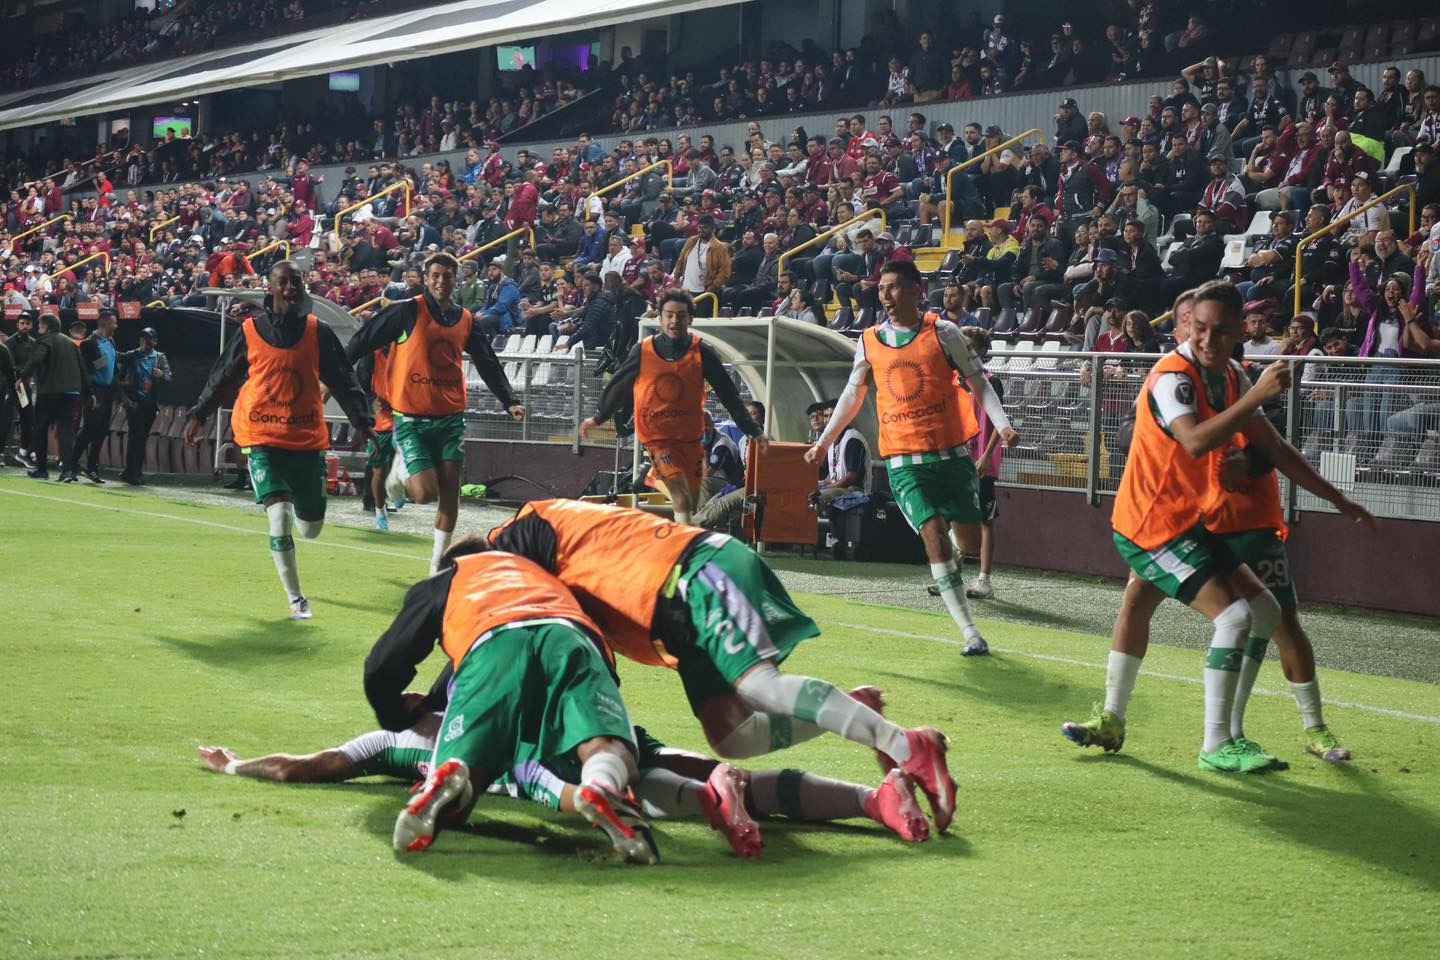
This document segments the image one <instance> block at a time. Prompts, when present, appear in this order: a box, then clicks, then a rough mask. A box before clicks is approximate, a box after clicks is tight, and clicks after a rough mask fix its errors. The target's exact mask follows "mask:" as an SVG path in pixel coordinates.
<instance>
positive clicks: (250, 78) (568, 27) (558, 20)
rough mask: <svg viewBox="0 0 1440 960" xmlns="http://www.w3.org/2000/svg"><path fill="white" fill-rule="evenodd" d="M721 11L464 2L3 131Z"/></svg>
mask: <svg viewBox="0 0 1440 960" xmlns="http://www.w3.org/2000/svg"><path fill="white" fill-rule="evenodd" d="M732 2H733V0H732ZM718 5H725V4H716V3H715V2H714V0H709V2H707V0H461V2H459V3H447V4H444V5H441V6H437V7H432V8H426V9H422V10H411V11H407V12H405V13H397V14H392V15H389V16H381V17H376V18H374V19H366V20H361V21H357V22H355V23H344V24H340V25H338V26H332V27H327V28H325V29H324V30H312V31H309V32H305V33H297V34H293V35H290V36H285V37H279V38H276V39H272V40H267V41H265V42H263V43H255V44H250V45H248V46H238V47H227V48H225V49H222V50H212V51H208V52H205V53H197V54H192V55H190V56H183V57H178V58H175V59H170V60H165V61H162V62H160V63H152V64H147V65H145V66H137V67H129V68H126V69H123V70H118V71H114V72H111V73H108V74H103V75H98V76H94V77H87V78H85V79H84V80H79V81H69V82H65V83H57V84H51V85H50V86H47V87H43V88H40V89H36V90H25V91H20V92H17V93H14V94H11V95H9V96H6V97H0V130H6V129H11V128H13V127H21V126H31V125H34V124H40V123H50V122H54V121H57V120H65V119H69V118H71V117H81V116H92V115H96V114H104V113H110V112H112V111H117V110H126V109H129V108H131V107H139V106H145V105H146V104H154V103H163V102H165V101H168V100H176V99H180V98H182V97H191V96H196V95H200V94H206V93H217V92H219V91H223V90H233V89H236V88H239V87H246V86H255V85H257V84H266V83H278V82H280V81H282V80H292V79H296V78H299V77H309V76H315V75H317V74H322V73H330V72H332V71H335V70H346V69H355V68H358V67H370V66H376V65H378V64H385V63H394V62H396V61H406V60H413V59H417V58H421V57H432V56H435V55H437V54H442V53H455V52H457V51H461V50H473V49H475V48H477V47H484V46H489V45H491V44H497V43H512V42H514V41H516V40H524V39H527V38H530V37H538V36H544V35H547V34H553V33H563V32H567V31H572V30H586V29H599V28H601V27H608V26H613V25H615V24H617V23H628V22H631V21H634V20H642V19H647V18H650V17H658V16H665V15H669V14H677V13H684V12H685V11H687V10H695V9H699V8H702V7H714V6H718Z"/></svg>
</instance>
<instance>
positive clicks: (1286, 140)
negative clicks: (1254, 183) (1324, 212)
mask: <svg viewBox="0 0 1440 960" xmlns="http://www.w3.org/2000/svg"><path fill="white" fill-rule="evenodd" d="M1277 145H1278V146H1279V148H1280V149H1281V150H1282V151H1288V152H1289V153H1290V162H1289V163H1288V164H1287V165H1286V167H1285V171H1284V172H1283V173H1281V174H1280V179H1279V182H1277V183H1276V184H1275V186H1273V187H1270V188H1268V189H1266V190H1261V191H1260V192H1259V193H1258V194H1257V195H1256V196H1255V206H1256V208H1257V209H1260V210H1292V209H1298V208H1300V207H1304V206H1307V205H1308V203H1309V199H1310V191H1311V190H1313V189H1314V188H1315V187H1316V186H1318V185H1319V182H1320V176H1321V174H1322V173H1323V172H1324V167H1323V166H1322V165H1321V162H1320V160H1321V157H1322V156H1323V155H1324V153H1325V149H1324V148H1323V147H1321V146H1320V142H1319V141H1318V140H1317V139H1316V138H1315V128H1314V127H1312V126H1311V125H1310V124H1309V123H1308V122H1306V121H1303V120H1302V121H1301V122H1300V123H1293V124H1291V125H1290V126H1288V127H1286V128H1285V132H1284V133H1283V134H1281V135H1280V138H1279V140H1278V141H1277Z"/></svg>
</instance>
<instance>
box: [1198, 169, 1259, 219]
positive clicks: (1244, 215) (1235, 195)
mask: <svg viewBox="0 0 1440 960" xmlns="http://www.w3.org/2000/svg"><path fill="white" fill-rule="evenodd" d="M1210 177H1211V180H1210V183H1209V184H1208V185H1206V187H1205V192H1204V193H1203V194H1202V195H1201V197H1200V202H1199V206H1201V207H1203V208H1204V209H1206V210H1208V211H1210V213H1211V214H1212V215H1213V216H1214V217H1215V218H1216V219H1217V220H1219V221H1220V223H1221V224H1223V226H1224V229H1225V232H1226V233H1240V232H1242V231H1244V230H1245V228H1246V227H1247V226H1249V223H1250V210H1249V204H1247V203H1246V201H1245V187H1244V185H1243V184H1242V183H1241V182H1240V178H1239V177H1237V176H1235V174H1233V173H1231V172H1230V160H1229V158H1228V157H1211V158H1210Z"/></svg>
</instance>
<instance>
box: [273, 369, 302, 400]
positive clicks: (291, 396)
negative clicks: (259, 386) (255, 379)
mask: <svg viewBox="0 0 1440 960" xmlns="http://www.w3.org/2000/svg"><path fill="white" fill-rule="evenodd" d="M303 389H304V388H303V386H302V385H301V382H300V371H298V370H294V369H291V368H289V367H276V368H274V369H273V370H271V371H270V376H268V377H266V378H265V390H266V392H267V393H269V394H270V397H271V399H273V400H274V401H275V402H276V403H278V404H282V405H284V404H291V403H294V402H295V401H296V400H299V399H300V392H301V390H303Z"/></svg>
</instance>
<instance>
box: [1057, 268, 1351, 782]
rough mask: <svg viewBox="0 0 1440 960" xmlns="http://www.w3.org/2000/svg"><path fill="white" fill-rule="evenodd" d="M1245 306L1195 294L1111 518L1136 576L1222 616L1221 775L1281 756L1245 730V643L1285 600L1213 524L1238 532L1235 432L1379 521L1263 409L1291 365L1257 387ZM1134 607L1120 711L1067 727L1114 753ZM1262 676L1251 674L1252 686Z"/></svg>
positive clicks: (1147, 388)
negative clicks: (1246, 347)
mask: <svg viewBox="0 0 1440 960" xmlns="http://www.w3.org/2000/svg"><path fill="white" fill-rule="evenodd" d="M1241 307H1242V303H1241V299H1240V296H1239V294H1238V293H1236V292H1235V289H1234V287H1233V286H1232V285H1231V284H1229V283H1227V282H1223V281H1215V282H1212V283H1207V284H1205V285H1204V286H1202V287H1201V288H1200V289H1199V290H1197V291H1196V292H1195V294H1194V297H1193V304H1192V305H1191V308H1190V317H1191V320H1190V322H1191V328H1192V332H1191V335H1190V337H1189V339H1188V341H1187V342H1185V343H1182V344H1181V345H1180V347H1179V348H1178V349H1177V350H1176V351H1175V352H1174V353H1172V354H1169V355H1168V356H1166V357H1165V358H1164V359H1162V360H1161V361H1160V362H1158V363H1157V364H1156V365H1155V367H1154V368H1153V369H1152V370H1151V371H1150V373H1149V375H1148V376H1147V378H1146V380H1145V383H1144V385H1143V386H1142V387H1141V391H1140V396H1139V398H1138V399H1137V401H1136V411H1137V416H1136V422H1135V434H1134V439H1133V440H1132V443H1131V448H1130V455H1129V459H1128V460H1127V462H1126V465H1125V474H1124V476H1123V478H1122V479H1121V487H1120V492H1119V495H1118V496H1117V498H1116V502H1115V511H1114V517H1113V518H1112V524H1113V526H1114V528H1115V543H1116V547H1117V548H1118V549H1119V551H1120V554H1121V556H1122V557H1124V558H1125V560H1126V561H1127V563H1129V564H1130V567H1131V569H1132V570H1133V571H1134V573H1135V575H1136V578H1137V579H1138V580H1141V581H1145V582H1148V583H1149V584H1151V585H1152V586H1153V587H1155V588H1156V589H1157V590H1159V591H1161V592H1163V593H1164V594H1165V595H1167V596H1171V597H1175V598H1176V599H1179V600H1181V601H1183V602H1184V603H1186V604H1187V605H1189V606H1191V607H1193V608H1194V609H1196V610H1198V611H1199V612H1201V613H1203V614H1205V615H1206V616H1207V617H1208V618H1209V619H1211V620H1212V621H1213V623H1214V625H1215V634H1214V637H1213V639H1212V642H1211V647H1210V652H1209V655H1208V657H1207V659H1206V666H1205V672H1204V683H1205V735H1204V744H1203V746H1202V749H1201V753H1200V757H1199V765H1200V767H1201V768H1202V769H1209V770H1217V771H1222V772H1253V771H1259V770H1265V769H1269V768H1273V767H1275V766H1277V764H1278V761H1277V760H1276V759H1275V758H1274V757H1273V756H1271V755H1270V754H1268V753H1266V752H1265V751H1264V750H1263V749H1262V748H1261V747H1260V745H1259V744H1257V743H1256V742H1255V741H1253V740H1250V739H1248V738H1246V737H1244V735H1243V723H1242V721H1243V714H1244V698H1243V697H1242V696H1241V695H1240V694H1239V688H1240V683H1241V677H1242V674H1241V669H1242V666H1243V660H1244V656H1243V653H1242V648H1248V649H1251V650H1258V651H1259V652H1260V654H1261V655H1263V650H1264V645H1265V644H1266V643H1267V642H1268V641H1269V639H1270V637H1271V636H1272V635H1274V633H1275V631H1276V629H1277V627H1278V626H1279V624H1280V622H1281V618H1282V613H1281V609H1280V605H1279V604H1278V603H1277V602H1276V600H1275V597H1274V596H1273V595H1272V594H1271V593H1270V591H1269V590H1268V589H1267V588H1266V587H1265V585H1264V583H1262V582H1261V581H1260V580H1259V579H1257V577H1256V576H1255V573H1254V572H1253V571H1252V570H1251V569H1250V568H1249V567H1247V566H1246V565H1245V564H1244V563H1242V562H1241V561H1240V560H1239V559H1237V558H1236V557H1235V555H1234V553H1233V552H1232V551H1231V549H1230V547H1228V546H1227V545H1226V543H1225V541H1224V540H1222V539H1221V538H1220V537H1219V536H1218V535H1217V534H1216V533H1215V532H1213V531H1212V530H1211V529H1207V524H1206V522H1205V521H1206V520H1207V518H1208V519H1210V521H1211V523H1212V525H1218V526H1219V527H1220V529H1222V530H1223V532H1225V533H1227V534H1228V533H1233V532H1235V531H1234V530H1233V529H1232V525H1231V520H1230V519H1227V520H1226V522H1224V523H1223V524H1221V523H1219V522H1218V520H1217V517H1219V515H1220V514H1221V513H1223V512H1225V511H1226V510H1228V509H1229V508H1230V507H1229V504H1228V501H1226V500H1224V499H1223V496H1224V492H1223V491H1221V490H1220V481H1219V472H1220V468H1221V464H1222V461H1223V460H1224V458H1225V451H1226V450H1227V448H1229V447H1230V446H1232V445H1233V443H1234V437H1235V434H1236V433H1237V432H1238V433H1240V434H1242V435H1243V437H1244V439H1245V441H1246V443H1248V444H1254V445H1255V446H1256V448H1257V449H1258V450H1259V451H1260V452H1261V453H1263V454H1265V456H1266V457H1268V458H1269V459H1270V461H1271V462H1272V463H1276V464H1278V465H1279V466H1280V467H1281V469H1284V470H1285V471H1286V472H1287V473H1288V474H1290V475H1291V476H1292V477H1293V478H1294V479H1295V480H1296V481H1297V482H1299V483H1301V484H1302V485H1303V486H1305V487H1306V488H1307V489H1310V490H1312V492H1314V493H1316V495H1318V496H1322V497H1325V498H1326V499H1329V500H1331V502H1333V503H1335V505H1336V506H1337V507H1338V508H1339V509H1340V510H1341V511H1342V512H1344V513H1345V514H1346V515H1348V516H1351V517H1352V518H1354V519H1355V520H1357V521H1361V522H1365V523H1368V524H1371V525H1373V523H1374V520H1373V518H1372V517H1370V515H1369V514H1368V513H1366V512H1365V511H1364V509H1363V508H1361V507H1359V506H1357V505H1356V504H1354V503H1351V502H1350V501H1349V500H1347V499H1345V498H1344V497H1343V496H1342V495H1340V494H1339V492H1338V491H1336V490H1335V489H1334V488H1333V487H1331V486H1330V485H1329V484H1327V483H1325V482H1324V481H1323V480H1320V479H1319V477H1318V475H1316V474H1315V472H1314V471H1313V470H1312V469H1310V468H1309V466H1308V465H1307V464H1305V462H1304V460H1303V459H1302V458H1301V457H1300V456H1299V454H1298V453H1297V452H1296V451H1295V450H1294V448H1293V447H1291V446H1290V445H1289V444H1287V443H1285V442H1284V441H1283V440H1281V439H1280V437H1279V436H1278V434H1276V433H1275V431H1274V428H1273V427H1271V426H1270V424H1269V422H1268V421H1266V420H1265V419H1264V417H1263V416H1259V415H1258V414H1259V411H1260V407H1261V406H1262V405H1263V404H1264V403H1265V402H1266V401H1268V400H1270V399H1273V398H1276V397H1279V396H1280V395H1281V394H1282V393H1283V392H1284V390H1285V389H1286V386H1287V385H1288V382H1289V376H1290V371H1289V368H1288V367H1287V366H1286V365H1284V364H1274V365H1272V366H1271V367H1270V368H1268V369H1267V370H1266V371H1265V372H1264V373H1263V374H1262V375H1261V377H1260V379H1259V381H1258V382H1257V383H1256V384H1255V386H1254V387H1253V388H1252V387H1251V386H1250V384H1249V380H1248V378H1247V377H1246V376H1245V373H1244V371H1243V370H1242V369H1241V367H1240V365H1239V364H1238V363H1236V362H1234V361H1233V360H1232V359H1231V357H1232V353H1233V349H1234V347H1235V344H1236V342H1237V341H1238V338H1239V336H1240V334H1241V332H1242V330H1241ZM1292 471H1293V472H1292ZM1214 497H1222V499H1212V498H1214ZM1232 519H1233V518H1232ZM1241 525H1242V526H1243V524H1241ZM1140 589H1141V588H1139V587H1136V588H1135V589H1134V592H1131V591H1129V590H1127V597H1130V598H1132V599H1134V598H1137V597H1138V596H1139V591H1140ZM1150 612H1152V613H1153V608H1152V609H1151V610H1150ZM1132 616H1133V612H1132V610H1131V608H1130V606H1129V605H1127V607H1126V608H1125V609H1124V610H1122V613H1121V617H1120V619H1119V621H1117V624H1116V634H1115V635H1116V646H1117V647H1119V648H1122V649H1118V650H1115V651H1113V652H1112V654H1111V661H1110V667H1111V673H1110V676H1109V677H1108V678H1107V687H1113V688H1114V689H1115V690H1116V696H1115V701H1116V705H1118V706H1119V709H1120V710H1121V711H1122V712H1121V713H1120V714H1118V715H1116V714H1111V715H1110V716H1108V717H1107V716H1106V715H1105V713H1104V712H1103V711H1101V712H1100V713H1099V714H1098V715H1097V717H1096V718H1094V719H1093V720H1092V721H1091V722H1090V723H1088V724H1073V723H1072V724H1066V725H1065V726H1064V727H1062V732H1063V733H1064V734H1065V736H1066V737H1068V738H1070V739H1071V740H1073V741H1075V742H1076V743H1079V744H1081V745H1088V744H1090V743H1092V742H1093V743H1095V744H1096V745H1100V746H1105V747H1106V748H1107V749H1111V750H1116V749H1119V746H1120V744H1122V743H1123V742H1124V728H1123V710H1124V701H1127V700H1128V699H1129V693H1128V690H1129V689H1130V688H1133V686H1134V675H1135V670H1136V669H1138V666H1139V659H1138V658H1137V657H1134V656H1133V655H1132V654H1126V653H1124V652H1123V648H1125V647H1126V644H1127V641H1125V640H1123V639H1122V638H1124V637H1126V636H1127V635H1128V633H1129V632H1130V623H1129V618H1130V617H1132ZM1146 636H1147V639H1148V631H1147V633H1146ZM1247 637H1248V642H1247ZM1126 657H1129V659H1128V660H1127V659H1125V658H1126ZM1257 663H1258V660H1257ZM1257 670H1258V666H1257ZM1253 677H1254V673H1253V672H1252V673H1251V674H1250V681H1249V682H1250V684H1251V685H1253V682H1254V680H1253ZM1122 690H1123V691H1124V693H1123V696H1122V695H1120V691H1122ZM1248 692H1249V688H1248V686H1247V687H1246V690H1245V693H1246V694H1248ZM1237 705H1238V709H1239V714H1238V715H1237V713H1236V709H1237ZM1237 730H1239V731H1240V733H1239V735H1237V734H1236V732H1235V731H1237Z"/></svg>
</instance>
